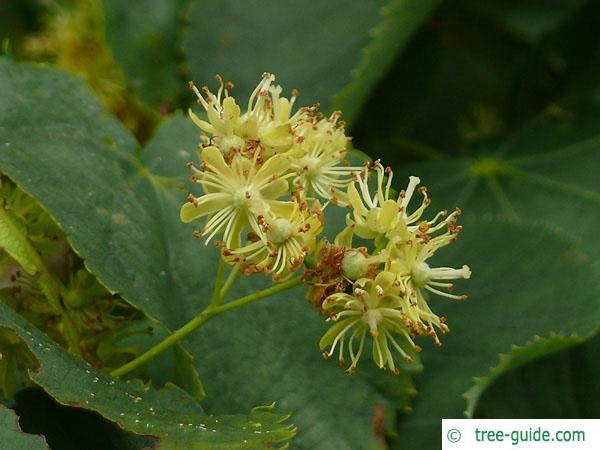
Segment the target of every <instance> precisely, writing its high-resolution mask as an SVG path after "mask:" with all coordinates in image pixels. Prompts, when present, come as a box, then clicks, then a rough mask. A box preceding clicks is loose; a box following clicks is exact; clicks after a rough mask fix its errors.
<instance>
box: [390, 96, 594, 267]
mask: <svg viewBox="0 0 600 450" xmlns="http://www.w3.org/2000/svg"><path fill="white" fill-rule="evenodd" d="M599 113H600V91H595V92H591V93H590V94H589V95H586V96H585V97H579V98H574V99H571V100H570V101H567V102H565V103H563V104H561V105H559V104H556V105H552V106H551V107H549V108H548V109H547V111H546V112H545V113H544V114H542V115H541V116H540V117H539V118H537V119H536V120H534V121H532V122H531V123H530V125H529V126H527V127H524V128H522V129H521V130H519V131H518V132H516V133H514V134H512V135H509V136H508V137H506V138H505V139H504V140H502V141H499V142H491V143H486V144H481V145H479V146H478V147H475V148H473V149H471V151H470V152H468V153H467V154H466V155H465V156H464V157H462V158H458V159H452V160H450V159H447V160H442V161H439V162H433V163H428V164H419V165H413V166H410V167H407V166H404V167H402V168H401V170H399V171H397V175H399V176H400V177H406V176H408V175H409V173H410V174H414V173H418V174H419V175H420V177H421V179H422V180H423V181H424V183H425V184H426V185H427V186H428V188H429V190H430V192H431V194H432V197H433V199H434V201H436V204H439V205H460V207H461V208H462V209H463V210H464V211H466V212H467V214H468V213H470V212H472V213H475V214H503V215H505V216H508V217H512V218H518V219H521V220H524V221H528V222H530V221H533V222H539V221H545V222H547V223H548V224H551V225H552V227H554V228H556V229H557V230H561V231H562V232H563V233H564V234H565V235H567V236H569V238H571V239H573V240H575V241H576V242H577V243H578V244H579V249H580V250H582V252H583V254H581V255H580V257H581V258H591V259H594V260H597V259H598V255H600V241H599V240H598V239H597V238H596V237H597V223H598V222H599V221H600V185H599V184H598V176H597V174H598V170H599V169H600V167H599V160H598V158H597V148H598V145H600V133H599V132H598V127H597V124H596V119H595V118H596V117H597V114H599ZM583 211H585V214H582V212H583Z"/></svg>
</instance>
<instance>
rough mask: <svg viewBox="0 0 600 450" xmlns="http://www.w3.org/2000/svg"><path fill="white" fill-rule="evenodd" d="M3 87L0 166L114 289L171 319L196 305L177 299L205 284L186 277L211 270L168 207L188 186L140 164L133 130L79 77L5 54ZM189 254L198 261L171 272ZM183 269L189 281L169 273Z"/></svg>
mask: <svg viewBox="0 0 600 450" xmlns="http://www.w3.org/2000/svg"><path fill="white" fill-rule="evenodd" d="M49 86H52V91H53V92H54V93H56V92H61V98H60V99H57V98H56V96H55V94H54V93H52V92H50V91H49V90H48V87H49ZM0 90H1V91H2V92H4V93H5V94H4V95H3V96H2V98H1V99H0V135H1V136H2V143H1V144H0V145H2V147H1V148H2V151H1V152H0V169H1V170H2V172H3V173H5V174H7V175H8V176H9V177H11V178H12V179H13V180H15V181H16V182H17V184H19V185H20V186H21V187H22V188H23V189H24V190H25V191H27V192H28V193H30V194H31V195H32V196H33V197H35V198H36V199H37V200H39V201H40V203H41V204H42V205H44V207H46V208H47V209H48V211H49V213H50V214H51V215H52V216H53V217H54V218H55V219H56V221H57V222H58V223H59V224H60V225H61V226H62V227H63V229H64V230H65V233H66V234H67V236H68V238H69V240H70V242H71V244H72V245H73V247H74V248H75V249H76V250H77V251H78V252H79V253H80V254H81V255H82V257H83V258H84V259H85V263H86V266H87V268H88V269H89V270H90V272H92V273H94V274H97V275H99V279H100V280H101V281H102V282H103V283H104V284H105V285H106V286H107V287H108V288H109V289H110V290H111V291H112V292H118V293H119V294H121V295H122V296H123V297H124V298H125V299H127V300H128V301H130V302H131V303H132V304H134V305H135V306H137V307H138V308H140V309H141V310H142V311H144V312H145V313H146V314H148V316H150V317H153V318H155V319H157V320H158V321H159V322H162V323H163V324H165V325H166V326H167V327H176V326H177V325H179V324H181V323H182V322H183V321H185V318H186V317H189V315H190V314H192V313H193V312H194V311H195V310H196V308H195V306H194V305H187V304H186V303H185V302H180V301H178V300H177V299H180V298H182V297H185V295H186V294H192V293H194V292H198V290H199V288H200V287H201V286H202V285H203V284H204V280H198V279H197V278H196V279H193V278H192V274H193V273H198V271H200V270H201V269H200V268H201V267H202V266H203V264H204V270H206V272H207V273H211V272H212V270H211V269H210V268H209V267H210V264H209V263H203V261H202V260H201V259H200V258H194V259H192V258H191V256H192V255H193V254H195V253H194V250H193V249H189V239H188V237H189V235H190V234H191V232H192V230H193V227H192V228H190V227H186V226H183V225H181V223H180V222H179V218H178V217H177V216H174V215H173V214H172V213H171V211H172V210H174V209H175V208H176V207H178V205H179V203H180V202H181V199H182V198H184V197H185V191H184V190H183V189H182V190H181V191H178V190H177V183H176V182H174V181H173V180H165V179H163V178H160V177H159V176H157V175H154V174H152V173H151V172H149V171H148V170H147V169H146V168H145V167H144V166H143V163H142V161H141V159H140V158H141V157H140V155H139V152H138V150H139V149H138V147H137V144H136V142H135V139H134V138H133V136H131V134H129V132H128V131H127V130H126V129H125V128H124V127H123V126H122V125H121V124H120V123H119V122H117V121H116V120H115V119H113V118H112V117H111V116H110V115H109V114H108V113H107V112H106V111H105V110H104V109H103V108H102V107H101V106H100V104H99V102H98V101H97V100H96V99H95V98H94V97H93V96H92V95H91V94H90V92H89V90H88V89H87V88H86V87H85V86H84V85H83V84H82V83H81V82H80V81H79V80H76V79H75V78H72V77H70V76H67V75H66V74H65V73H63V72H60V71H56V70H48V69H44V68H42V67H38V66H33V65H17V64H13V63H10V62H9V61H7V60H5V59H2V60H0ZM44 105H45V106H44ZM177 151H178V150H177V149H175V150H174V153H175V154H177ZM82 155H84V156H85V157H82ZM190 158H191V152H190V155H189V156H188V159H190ZM182 171H185V168H182ZM165 185H168V188H169V189H167V188H165ZM167 211H168V212H167ZM186 249H187V250H186ZM185 253H187V254H188V258H189V259H188V261H190V260H192V261H195V262H196V264H195V267H189V265H188V264H186V267H187V272H186V271H185V270H182V272H180V273H177V269H178V268H181V265H182V263H181V260H182V257H181V256H182V255H183V254H185ZM186 273H187V274H189V275H190V276H189V277H184V278H182V279H186V280H191V282H189V283H182V282H181V279H179V278H174V277H179V276H183V275H184V274H186ZM183 291H186V294H184V293H183Z"/></svg>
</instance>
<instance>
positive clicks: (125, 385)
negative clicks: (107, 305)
mask: <svg viewBox="0 0 600 450" xmlns="http://www.w3.org/2000/svg"><path fill="white" fill-rule="evenodd" d="M0 325H1V326H5V327H8V328H10V329H11V330H13V331H14V332H15V333H17V334H18V335H19V336H20V337H21V338H22V339H23V340H24V341H25V343H26V344H27V345H28V347H29V349H30V350H31V352H32V353H33V354H34V356H35V357H36V358H37V359H38V361H39V365H40V367H39V370H37V371H35V372H31V373H30V376H31V378H32V380H33V381H34V382H35V383H36V384H38V385H39V386H40V387H42V388H43V389H44V390H45V391H46V392H48V393H49V394H50V395H51V396H52V397H54V398H55V399H56V400H58V401H59V402H60V403H62V404H63V405H69V406H72V407H79V408H83V409H88V410H91V411H96V412H97V413H99V414H100V415H101V416H103V417H105V418H106V419H109V420H111V421H113V422H115V423H117V424H118V425H119V426H120V427H122V428H124V429H126V430H128V431H132V432H134V433H138V434H142V435H149V436H155V437H156V438H158V439H159V441H160V448H161V449H165V450H183V449H189V450H195V449H219V448H222V449H234V448H263V447H264V446H265V445H272V444H277V443H282V442H285V441H287V440H289V439H290V438H291V437H292V436H293V435H294V428H293V427H292V426H291V425H287V424H283V423H282V422H283V421H284V420H286V419H287V417H288V416H287V415H278V414H275V413H273V412H271V409H272V407H268V408H255V409H254V410H252V412H251V413H250V414H249V415H225V416H207V415H205V414H204V413H203V411H202V408H201V407H200V405H199V404H198V403H196V402H195V401H194V400H193V399H192V398H191V397H189V396H188V395H187V394H185V393H184V392H183V391H181V390H179V389H178V388H176V387H175V386H173V385H171V386H167V387H166V388H164V389H161V390H158V391H156V390H153V389H147V388H145V387H144V386H143V385H142V383H141V382H140V381H134V382H130V381H123V380H119V379H115V378H113V377H110V376H109V375H107V374H105V373H104V372H101V371H99V370H97V369H95V368H93V367H91V366H90V365H88V364H87V363H85V362H83V361H81V360H79V359H76V358H75V357H73V356H71V355H69V354H68V353H67V352H65V351H64V350H63V349H62V348H60V347H59V346H58V345H56V344H55V343H54V342H53V341H52V340H51V339H50V338H48V336H46V335H45V334H44V333H42V332H41V331H39V330H37V329H36V328H35V327H34V326H32V325H31V324H29V323H28V322H26V321H25V320H24V319H23V318H21V317H20V316H18V315H17V314H16V313H15V312H13V311H12V310H11V309H10V308H8V307H7V306H5V305H2V304H0ZM245 441H246V442H245Z"/></svg>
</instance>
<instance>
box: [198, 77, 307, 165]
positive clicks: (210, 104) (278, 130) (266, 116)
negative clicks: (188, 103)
mask: <svg viewBox="0 0 600 450" xmlns="http://www.w3.org/2000/svg"><path fill="white" fill-rule="evenodd" d="M217 80H218V81H219V83H220V85H221V86H220V88H219V91H218V92H217V95H215V94H213V93H212V92H211V91H210V90H209V89H208V87H206V86H205V87H203V88H202V92H201V91H200V90H198V89H197V88H196V86H195V85H194V84H193V83H190V86H191V88H192V89H193V90H194V92H195V93H196V96H197V97H198V103H200V104H201V105H202V106H203V107H204V109H205V110H206V113H207V116H208V122H206V121H205V120H202V119H200V118H199V117H198V116H197V115H196V114H194V112H193V111H192V110H191V109H190V110H189V111H188V112H189V115H190V117H191V118H192V120H193V121H194V123H195V124H196V125H197V126H198V127H199V128H200V129H201V130H202V131H204V132H205V133H207V135H208V136H203V140H204V142H205V143H206V142H208V143H212V144H214V145H216V146H217V147H218V148H219V149H220V150H221V151H222V152H223V153H224V154H228V153H229V152H232V151H237V152H250V153H253V152H254V149H255V147H256V146H259V147H260V148H261V149H262V150H263V151H264V152H265V154H266V156H267V157H269V156H271V155H272V154H274V153H281V152H285V151H287V150H289V149H290V147H291V146H292V144H293V142H294V133H293V128H294V127H295V126H297V125H298V124H300V123H302V122H303V121H304V120H306V117H308V116H309V115H310V114H309V111H310V108H308V109H307V108H303V109H300V110H298V111H297V112H296V113H295V114H294V115H292V114H291V112H292V108H293V105H294V102H295V100H296V94H295V93H294V94H293V95H292V97H291V99H287V98H284V97H281V96H280V94H281V87H280V86H273V85H272V83H273V81H274V80H275V77H274V76H273V75H272V74H269V73H265V74H263V77H262V79H261V81H260V82H259V83H258V85H257V86H256V88H255V89H254V92H252V95H251V96H250V99H249V100H248V106H247V110H246V112H245V113H243V114H242V112H241V108H240V107H239V106H238V104H237V103H236V101H235V99H234V98H233V97H230V96H229V89H230V88H231V87H233V85H232V84H231V83H227V84H225V83H223V79H222V78H221V77H220V76H217ZM203 94H204V95H203Z"/></svg>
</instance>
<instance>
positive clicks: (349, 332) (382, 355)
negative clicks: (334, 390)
mask: <svg viewBox="0 0 600 450" xmlns="http://www.w3.org/2000/svg"><path fill="white" fill-rule="evenodd" d="M407 308H408V306H407V302H406V299H405V298H404V289H403V286H402V283H401V282H399V281H398V280H397V279H396V277H395V275H394V274H392V273H389V272H385V271H383V272H380V273H379V274H377V276H376V277H375V279H369V278H362V279H360V280H358V281H356V282H355V283H354V285H353V288H352V293H351V294H347V293H343V292H338V293H334V294H332V295H330V296H329V297H327V298H326V299H325V301H324V302H323V310H324V311H326V312H330V314H331V317H330V318H331V320H333V321H335V322H336V323H335V324H334V325H333V326H332V327H331V328H330V329H329V330H328V331H327V332H326V333H325V335H323V337H322V338H321V341H320V343H319V345H320V347H321V350H324V349H326V348H329V350H328V351H326V352H325V353H324V356H325V357H329V356H331V355H333V354H334V352H335V351H336V349H339V350H338V352H339V356H338V359H339V361H340V364H342V365H344V364H345V355H346V353H347V354H348V355H349V357H350V366H349V367H348V369H347V371H348V372H349V373H352V372H354V371H355V370H356V367H357V365H358V361H359V359H360V357H361V356H362V354H363V350H364V347H365V340H366V337H367V333H368V334H369V335H370V336H371V338H372V341H373V342H372V351H371V353H372V356H373V360H374V361H375V364H376V365H377V366H378V367H380V368H382V369H384V368H386V367H388V368H389V369H390V370H391V371H392V372H393V373H398V368H397V367H396V364H395V362H394V357H393V355H392V350H396V351H397V352H398V353H399V354H400V355H401V356H402V357H403V358H404V359H405V360H406V361H408V362H410V361H412V357H411V356H410V354H409V352H411V351H417V352H418V351H420V347H418V346H417V345H415V343H414V341H413V339H412V336H411V334H413V332H412V330H411V328H410V327H409V323H408V321H407V319H406V310H407ZM348 336H349V338H348ZM398 337H399V338H400V339H401V340H400V342H398V340H397V338H398ZM390 347H391V349H390Z"/></svg>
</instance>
